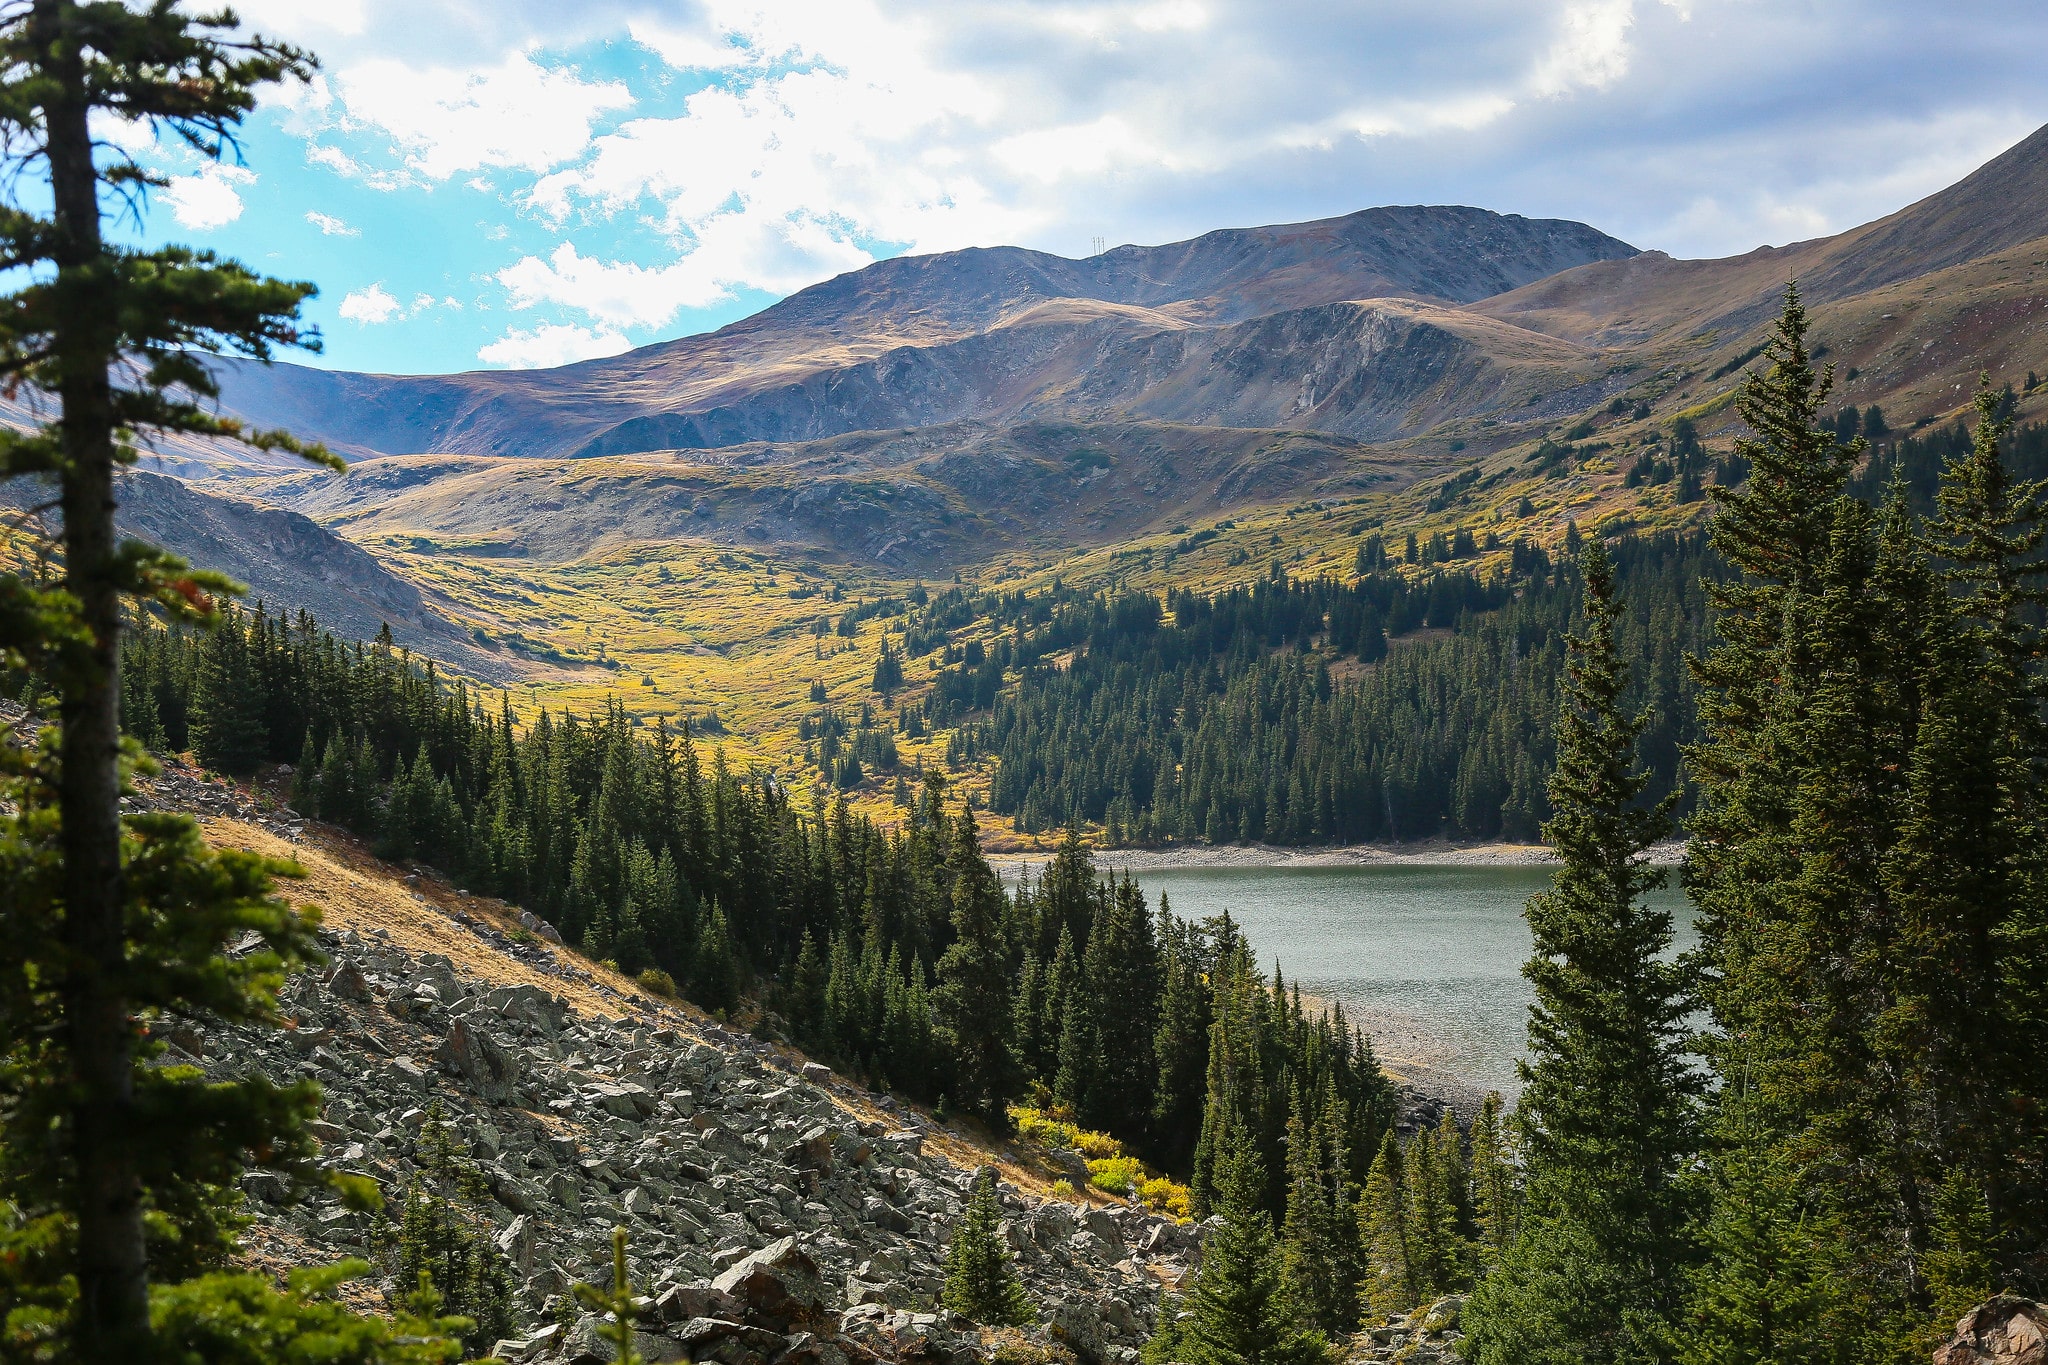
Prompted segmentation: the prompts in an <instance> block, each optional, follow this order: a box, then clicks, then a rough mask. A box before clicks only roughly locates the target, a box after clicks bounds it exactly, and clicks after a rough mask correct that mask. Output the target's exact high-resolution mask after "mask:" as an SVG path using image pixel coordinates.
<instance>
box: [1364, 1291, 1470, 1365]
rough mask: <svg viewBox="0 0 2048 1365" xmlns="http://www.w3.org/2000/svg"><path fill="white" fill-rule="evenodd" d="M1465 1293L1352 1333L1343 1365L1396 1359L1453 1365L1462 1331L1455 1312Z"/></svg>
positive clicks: (1413, 1364)
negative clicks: (1344, 1364)
mask: <svg viewBox="0 0 2048 1365" xmlns="http://www.w3.org/2000/svg"><path fill="white" fill-rule="evenodd" d="M1464 1309H1465V1296H1464V1295H1462V1294H1450V1295H1447V1296H1445V1297H1444V1298H1441V1299H1437V1300H1436V1301H1435V1302H1433V1303H1426V1304H1423V1305H1422V1306H1421V1307H1419V1308H1417V1309H1416V1310H1415V1311H1414V1312H1412V1313H1408V1314H1406V1315H1403V1316H1396V1317H1391V1318H1388V1319H1387V1320H1386V1321H1385V1322H1383V1323H1381V1324H1380V1325H1379V1326H1377V1327H1367V1328H1365V1329H1364V1330H1363V1331H1360V1332H1358V1333H1356V1334H1355V1335H1353V1336H1352V1338H1351V1340H1350V1342H1349V1343H1348V1344H1347V1345H1346V1347H1345V1351H1344V1360H1345V1362H1346V1365H1366V1362H1379V1361H1389V1362H1392V1361H1398V1362H1400V1363H1401V1365H1454V1362H1456V1361H1458V1360H1460V1359H1462V1357H1461V1356H1460V1355H1459V1352H1458V1346H1459V1343H1460V1342H1462V1341H1464V1339H1465V1333H1464V1331H1463V1330H1462V1328H1461V1327H1460V1325H1459V1315H1460V1314H1462V1313H1463V1312H1464Z"/></svg>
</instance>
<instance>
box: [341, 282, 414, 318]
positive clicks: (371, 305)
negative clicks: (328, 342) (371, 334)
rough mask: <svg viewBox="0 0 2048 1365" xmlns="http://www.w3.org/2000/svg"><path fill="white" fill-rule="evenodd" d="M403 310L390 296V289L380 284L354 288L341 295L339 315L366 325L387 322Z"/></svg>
mask: <svg viewBox="0 0 2048 1365" xmlns="http://www.w3.org/2000/svg"><path fill="white" fill-rule="evenodd" d="M404 311H405V307H404V305H403V304H401V303H399V301H398V300H397V299H395V298H393V297H392V296H391V291H390V290H388V289H386V288H385V287H384V286H383V285H381V284H373V285H371V286H370V287H369V288H367V289H356V290H352V291H350V292H349V293H347V294H345V295H343V296H342V300H341V308H340V312H341V315H342V316H343V317H344V318H346V319H348V320H349V321H350V322H359V323H362V324H364V325H366V326H369V325H374V324H376V323H380V322H389V321H391V320H392V319H393V318H395V317H398V316H399V315H400V314H401V313H403V312H404Z"/></svg>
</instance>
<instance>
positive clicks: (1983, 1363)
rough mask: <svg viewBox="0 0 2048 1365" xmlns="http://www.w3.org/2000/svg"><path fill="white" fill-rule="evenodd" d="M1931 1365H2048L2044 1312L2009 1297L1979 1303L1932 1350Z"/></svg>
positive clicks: (2047, 1321)
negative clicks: (1946, 1338) (1950, 1335)
mask: <svg viewBox="0 0 2048 1365" xmlns="http://www.w3.org/2000/svg"><path fill="white" fill-rule="evenodd" d="M1934 1365H2048V1308H2044V1307H2043V1306H2042V1305H2040V1304H2038V1303H2036V1302H2034V1301H2033V1300H2032V1299H2023V1298H2020V1297H2018V1296H2017V1295H2013V1294H2000V1295H1999V1296H1998V1297H1997V1298H1994V1299H1989V1300H1987V1301H1985V1302H1983V1303H1980V1304H1978V1305H1977V1306H1976V1307H1975V1308H1972V1309H1971V1310H1970V1311H1969V1312H1967V1313H1965V1314H1964V1315H1963V1319H1962V1321H1961V1322H1958V1323H1957V1324H1956V1330H1955V1335H1954V1336H1952V1337H1950V1338H1949V1339H1948V1340H1947V1341H1945V1342H1943V1343H1942V1344H1941V1345H1940V1346H1939V1347H1937V1348H1936V1349H1935V1352H1934Z"/></svg>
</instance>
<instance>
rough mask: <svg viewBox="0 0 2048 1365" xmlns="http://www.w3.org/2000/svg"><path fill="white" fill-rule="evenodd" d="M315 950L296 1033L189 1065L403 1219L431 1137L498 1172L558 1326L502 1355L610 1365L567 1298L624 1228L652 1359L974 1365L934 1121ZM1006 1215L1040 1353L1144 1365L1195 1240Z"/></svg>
mask: <svg viewBox="0 0 2048 1365" xmlns="http://www.w3.org/2000/svg"><path fill="white" fill-rule="evenodd" d="M323 937H324V939H325V946H326V948H327V951H328V953H329V954H330V957H331V961H330V963H329V965H328V966H327V967H326V968H325V969H323V970H322V971H321V972H320V973H318V974H306V975H302V976H300V977H297V978H295V979H294V980H293V981H292V982H291V983H290V984H289V985H288V986H287V988H286V991H285V996H284V1004H285V1007H286V1009H287V1010H288V1011H289V1013H290V1014H291V1016H292V1019H293V1024H294V1027H292V1028H290V1029H288V1030H286V1031H284V1032H282V1033H279V1032H274V1031H261V1030H241V1029H228V1028H219V1027H216V1028H211V1029H206V1030H201V1029H199V1028H197V1027H194V1026H191V1025H181V1026H180V1027H178V1028H176V1029H174V1030H172V1031H171V1033H170V1035H169V1037H168V1041H169V1042H170V1043H171V1045H172V1047H173V1048H174V1049H175V1051H174V1052H173V1054H172V1057H171V1060H173V1061H183V1060H186V1059H187V1058H188V1057H189V1058H191V1059H193V1060H196V1061H197V1062H198V1063H199V1064H200V1065H202V1066H203V1067H206V1068H207V1069H209V1070H210V1071H212V1072H214V1073H215V1074H229V1073H246V1072H248V1071H251V1070H256V1071H260V1072H262V1073H263V1074H265V1075H268V1076H270V1077H272V1078H273V1079H276V1080H290V1079H293V1078H296V1077H299V1076H310V1077H312V1078H313V1079H315V1080H317V1081H318V1082H319V1083H320V1084H321V1086H322V1087H323V1089H324V1091H325V1094H326V1097H327V1100H326V1109H325V1113H324V1114H323V1116H322V1119H321V1121H320V1122H319V1123H317V1124H316V1125H315V1133H316V1135H317V1136H318V1137H319V1138H320V1140H321V1141H322V1143H323V1144H324V1146H323V1152H322V1160H323V1162H325V1163H326V1164H328V1165H330V1166H332V1167H334V1168H337V1169H341V1170H346V1171H350V1172H353V1173H356V1174H360V1175H365V1176H369V1177H372V1178H374V1179H375V1180H377V1181H378V1182H379V1183H380V1184H381V1185H382V1186H383V1187H384V1189H385V1190H386V1192H387V1194H395V1193H396V1192H397V1191H398V1190H399V1189H400V1188H402V1186H403V1184H404V1182H405V1181H406V1179H407V1177H408V1175H409V1174H410V1172H411V1170H412V1169H413V1156H414V1153H415V1150H416V1145H417V1144H418V1142H419V1140H420V1137H421V1133H422V1130H423V1129H424V1127H425V1125H426V1124H428V1123H429V1122H431V1121H435V1117H436V1115H439V1121H441V1122H444V1123H446V1124H447V1125H448V1126H449V1130H450V1132H451V1134H452V1135H453V1136H455V1137H456V1138H458V1139H459V1140H460V1143H461V1144H462V1145H466V1146H467V1148H468V1150H469V1152H470V1153H471V1155H472V1157H473V1158H474V1159H475V1160H476V1161H477V1162H478V1163H480V1165H481V1168H482V1171H483V1174H484V1177H485V1179H486V1181H487V1182H488V1185H489V1188H490V1191H491V1195H492V1198H493V1199H494V1200H495V1202H496V1204H497V1206H498V1207H497V1209H496V1211H495V1214H496V1224H497V1234H496V1240H497V1244H498V1246H499V1248H500V1249H501V1250H503V1251H504V1252H505V1253H506V1255H507V1257H508V1258H509V1259H510V1261H511V1262H512V1264H513V1266H514V1268H515V1271H516V1273H517V1275H518V1277H519V1279H520V1281H521V1284H522V1286H523V1294H524V1301H525V1302H524V1307H525V1311H526V1313H527V1316H528V1319H529V1320H530V1321H532V1322H535V1323H551V1324H556V1325H555V1326H551V1327H549V1328H546V1329H544V1330H538V1331H536V1332H534V1333H533V1334H532V1335H530V1336H528V1337H525V1338H522V1339H519V1340H516V1341H512V1342H507V1343H505V1344H504V1346H503V1349H502V1351H501V1354H506V1355H508V1356H512V1357H515V1358H517V1359H520V1360H523V1361H528V1360H530V1361H538V1360H548V1361H556V1360H578V1361H583V1362H586V1363H589V1362H595V1361H597V1360H599V1359H602V1358H604V1343H603V1342H602V1340H601V1339H600V1338H599V1337H597V1335H596V1331H595V1329H596V1327H597V1325H598V1324H597V1321H596V1320H595V1319H584V1320H581V1321H578V1320H576V1319H575V1317H574V1314H573V1312H572V1311H571V1310H570V1309H569V1304H570V1303H571V1302H572V1299H571V1296H570V1294H569V1290H570V1286H571V1285H572V1284H573V1283H574V1282H576V1281H578V1280H584V1281H587V1282H590V1283H596V1284H602V1283H605V1282H607V1281H608V1279H609V1276H610V1269H609V1267H610V1236H611V1229H612V1226H613V1225H614V1224H622V1225H624V1226H625V1227H627V1228H628V1229H629V1231H630V1235H631V1242H630V1265H629V1270H630V1274H631V1280H632V1284H633V1285H634V1287H635V1288H636V1289H637V1290H639V1291H640V1292H642V1293H645V1294H647V1295H648V1296H649V1298H650V1300H651V1303H650V1314H649V1318H648V1320H647V1321H646V1322H645V1323H643V1324H642V1327H643V1330H644V1331H645V1332H646V1333H647V1335H648V1337H649V1345H648V1348H647V1350H646V1352H645V1353H646V1355H647V1357H648V1358H649V1359H650V1360H680V1359H694V1360H706V1359H715V1360H718V1361H720V1362H722V1365H754V1362H756V1361H760V1362H769V1361H793V1362H794V1361H803V1362H813V1361H815V1362H819V1363H820V1365H838V1362H840V1361H841V1360H842V1359H844V1360H857V1359H870V1358H881V1359H889V1360H896V1359H906V1358H912V1357H915V1358H918V1359H925V1360H951V1359H961V1358H965V1357H967V1356H968V1355H970V1354H972V1353H973V1351H974V1349H975V1347H976V1345H977V1342H978V1340H979V1338H978V1336H977V1334H976V1332H975V1331H974V1330H973V1329H972V1328H971V1327H969V1326H968V1325H967V1324H964V1323H962V1322H958V1321H955V1320H953V1319H951V1318H950V1317H949V1316H948V1315H946V1314H944V1313H941V1312H940V1311H938V1309H937V1306H936V1304H937V1299H938V1296H939V1292H940V1290H941V1288H942V1285H943V1263H944V1258H945V1254H946V1250H947V1247H948V1245H949V1240H950V1236H951V1230H952V1226H953V1224H954V1221H955V1219H956V1218H957V1216H958V1214H959V1212H960V1209H961V1207H962V1204H963V1202H964V1199H965V1195H966V1192H967V1188H968V1184H969V1182H970V1180H971V1178H972V1174H973V1173H972V1171H970V1170H967V1169H963V1168H962V1167H959V1166H956V1165H954V1164H953V1163H951V1162H949V1161H947V1160H945V1159H943V1158H942V1157H940V1156H939V1155H937V1154H936V1153H931V1152H927V1151H926V1150H925V1147H926V1141H925V1139H926V1137H927V1135H928V1133H929V1132H930V1125H929V1124H928V1123H927V1122H926V1121H925V1120H923V1119H922V1118H921V1117H920V1116H918V1115H916V1114H915V1113H913V1112H911V1111H908V1110H904V1109H900V1108H896V1107H894V1106H893V1105H891V1104H890V1103H889V1102H887V1101H880V1102H874V1101H870V1100H866V1097H864V1095H863V1094H862V1093H861V1092H856V1091H854V1090H852V1089H851V1088H850V1087H848V1086H846V1085H845V1084H844V1083H843V1082H839V1081H837V1080H836V1079H835V1078H834V1077H833V1076H832V1073H831V1072H830V1071H829V1070H828V1069H827V1068H825V1067H822V1066H818V1065H816V1064H815V1063H811V1064H796V1065H797V1066H798V1069H797V1070H795V1071H792V1070H790V1069H789V1067H790V1066H791V1065H792V1064H790V1063H787V1062H785V1061H784V1060H783V1059H782V1058H781V1057H780V1056H778V1055H777V1054H775V1053H774V1052H772V1051H771V1050H770V1049H768V1048H767V1047H766V1045H764V1044H761V1043H758V1042H756V1041H755V1040H754V1039H751V1038H746V1037H743V1036H741V1035H737V1034H733V1033H730V1032H727V1031H725V1030H721V1029H718V1028H717V1027H716V1026H715V1025H714V1026H705V1027H702V1028H694V1027H685V1026H683V1025H680V1024H679V1023H677V1022H676V1021H675V1020H674V1019H673V1018H668V1019H664V1018H641V1019H635V1018H633V1017H631V1016H630V1015H628V1016H626V1017H621V1018H617V1019H609V1018H602V1017H598V1018H588V1017H579V1016H577V1015H576V1014H574V1013H572V1012H571V1010H570V1009H569V1007H568V1006H567V1005H566V1003H565V1002H564V1001H563V1000H562V999H561V998H559V997H557V996H554V995H551V994H549V993H548V992H546V991H544V990H542V989H540V988H538V987H535V986H530V985H527V986H495V987H494V986H492V985H490V984H489V983H487V982H483V981H478V980H475V979H466V978H465V977H464V976H463V975H462V974H461V973H459V972H458V971H457V970H456V968H455V966H454V964H453V963H452V962H451V961H450V960H449V959H448V958H446V957H442V956H439V955H437V954H413V953H409V952H407V951H404V950H402V949H400V948H399V947H397V946H396V945H395V944H393V943H392V942H390V941H389V939H388V938H386V937H384V936H383V935H382V931H380V930H373V931H372V932H371V934H370V935H369V936H368V937H361V938H359V937H357V936H356V935H355V934H353V933H352V932H349V931H342V932H340V933H338V934H335V933H328V934H324V935H323ZM884 1118H886V1120H887V1121H886V1122H885V1121H882V1120H883V1119H884ZM245 1188H246V1193H247V1194H248V1195H249V1196H250V1199H251V1202H252V1204H253V1205H254V1207H255V1209H256V1211H257V1212H258V1214H259V1218H260V1220H261V1221H262V1222H263V1223H265V1224H266V1225H268V1226H269V1227H270V1228H271V1229H273V1230H274V1231H276V1232H277V1233H279V1234H281V1235H282V1236H283V1237H285V1238H286V1239H288V1240H289V1241H291V1242H293V1243H295V1244H297V1245H300V1246H302V1247H303V1248H304V1252H305V1254H310V1255H315V1256H326V1257H335V1256H341V1255H372V1254H373V1253H374V1252H375V1251H376V1249H377V1247H376V1243H377V1236H376V1234H377V1229H375V1228H373V1226H372V1225H371V1223H370V1222H369V1221H368V1219H367V1218H366V1216H365V1215H363V1214H359V1213H355V1212H352V1211H350V1210H349V1209H348V1208H346V1207H345V1206H343V1205H342V1204H341V1203H339V1202H338V1201H336V1200H334V1199H333V1198H332V1197H329V1196H326V1195H323V1194H317V1193H316V1194H314V1195H311V1196H307V1197H305V1198H303V1199H301V1198H297V1197H295V1196H294V1194H293V1192H291V1191H289V1190H287V1189H286V1188H285V1186H284V1184H283V1182H282V1181H281V1180H279V1179H278V1178H277V1177H275V1176H272V1175H268V1174H265V1173H253V1174H251V1175H250V1176H249V1178H248V1180H247V1181H246V1182H245ZM1001 1197H1002V1201H1003V1206H1004V1210H1005V1212H1006V1214H1007V1219H1006V1221H1005V1223H1004V1225H1003V1235H1004V1236H1005V1237H1006V1239H1007V1240H1008V1243H1009V1245H1010V1246H1011V1247H1012V1248H1013V1249H1014V1251H1015V1253H1016V1259H1017V1265H1018V1270H1019V1273H1020V1275H1021V1277H1022V1278H1023V1280H1024V1282H1025V1286H1026V1289H1027V1291H1028V1292H1029V1293H1030V1294H1031V1296H1032V1299H1033V1301H1034V1303H1036V1304H1037V1305H1038V1306H1039V1307H1040V1310H1041V1312H1040V1321H1039V1323H1038V1325H1037V1327H1036V1328H1035V1329H1033V1332H1034V1334H1035V1335H1037V1336H1039V1337H1040V1338H1041V1339H1042V1340H1043V1341H1045V1342H1046V1343H1048V1344H1050V1343H1055V1342H1057V1343H1059V1344H1060V1345H1062V1346H1064V1347H1065V1348H1066V1349H1067V1350H1069V1351H1071V1352H1072V1353H1073V1354H1074V1355H1076V1356H1078V1357H1079V1358H1081V1359H1082V1360H1084V1361H1087V1362H1102V1361H1129V1360H1130V1359H1132V1358H1133V1349H1132V1348H1134V1347H1136V1346H1137V1345H1138V1344H1140V1343H1141V1342H1142V1341H1143V1340H1144V1339H1145V1337H1146V1336H1147V1335H1148V1334H1149V1332H1150V1329H1151V1326H1152V1322H1153V1318H1154V1315H1155V1313H1156V1311H1157V1304H1158V1298H1159V1287H1160V1283H1161V1280H1162V1279H1165V1280H1174V1281H1177V1280H1178V1279H1179V1278H1180V1276H1181V1275H1182V1274H1184V1273H1185V1271H1186V1270H1187V1269H1188V1267H1189V1264H1190V1261H1191V1259H1192V1258H1193V1257H1194V1256H1195V1254H1196V1240H1195V1235H1194V1229H1192V1228H1186V1227H1182V1226H1180V1225H1178V1224H1176V1223H1174V1222H1172V1221H1171V1220H1167V1219H1162V1218H1159V1217H1156V1216H1154V1215H1151V1214H1149V1213H1147V1212H1144V1211H1142V1210H1140V1209H1136V1208H1128V1207H1115V1208H1100V1207H1086V1208H1084V1207H1081V1206H1078V1205H1075V1204H1071V1203H1066V1202H1062V1201H1057V1200H1055V1201H1048V1202H1039V1201H1036V1200H1032V1199H1029V1198H1026V1197H1024V1196H1023V1195H1022V1194H1021V1193H1020V1192H1019V1191H1017V1190H1016V1189H1014V1188H1012V1187H1008V1186H1005V1187H1003V1189H1002V1191H1001ZM385 1292H386V1294H387V1295H388V1296H391V1297H396V1294H397V1292H398V1290H397V1286H396V1285H395V1284H394V1285H387V1286H386V1287H385ZM771 1338H772V1340H771Z"/></svg>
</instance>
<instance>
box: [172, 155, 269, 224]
mask: <svg viewBox="0 0 2048 1365" xmlns="http://www.w3.org/2000/svg"><path fill="white" fill-rule="evenodd" d="M255 183H256V174H255V172H253V171H251V170H249V169H247V168H246V167H243V166H236V165H231V164H229V163H227V162H221V161H209V162H207V163H206V164H205V165H203V166H201V167H200V168H199V171H198V173H197V174H194V175H176V176H172V177H171V181H170V183H169V184H168V185H165V186H164V187H163V189H161V190H159V191H158V194H159V196H160V197H161V198H162V199H163V202H164V207H166V208H168V209H169V210H170V211H171V216H172V217H173V218H176V219H177V220H178V225H179V226H180V227H185V228H190V229H191V230H193V231H195V232H205V231H207V230H209V229H211V228H217V227H224V226H226V225H227V224H229V223H232V222H234V221H235V219H237V218H240V217H241V216H242V196H241V193H240V191H241V190H243V189H246V188H247V187H249V186H250V185H253V184H255Z"/></svg>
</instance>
